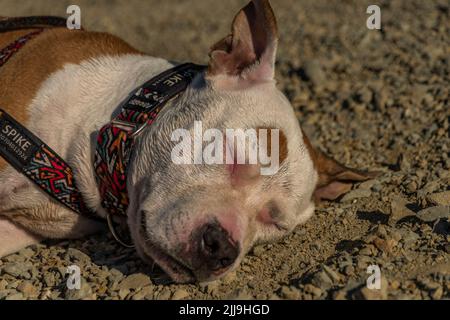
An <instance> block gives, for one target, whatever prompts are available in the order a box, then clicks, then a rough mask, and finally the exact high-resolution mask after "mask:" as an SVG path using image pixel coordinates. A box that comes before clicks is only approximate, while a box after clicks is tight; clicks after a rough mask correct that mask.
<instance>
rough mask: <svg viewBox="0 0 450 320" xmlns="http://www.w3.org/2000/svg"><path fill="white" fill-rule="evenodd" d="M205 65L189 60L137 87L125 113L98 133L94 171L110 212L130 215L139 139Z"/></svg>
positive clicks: (130, 96) (123, 107) (124, 104)
mask: <svg viewBox="0 0 450 320" xmlns="http://www.w3.org/2000/svg"><path fill="white" fill-rule="evenodd" d="M205 68H206V67H205V66H200V65H196V64H192V63H186V64H182V65H179V66H176V67H174V68H172V69H169V70H167V71H165V72H163V73H161V74H159V75H158V76H156V77H154V78H152V79H151V80H150V81H148V82H146V83H145V84H144V85H142V86H141V87H139V88H137V89H136V90H135V91H133V93H131V94H130V95H129V97H128V98H127V99H126V100H125V101H124V102H123V103H122V104H121V107H120V109H121V112H120V114H119V115H118V116H117V117H115V118H114V119H113V120H112V121H111V122H109V123H108V124H106V125H105V126H104V127H102V128H101V129H100V131H99V133H98V136H97V146H96V149H95V155H94V172H95V178H96V181H97V186H98V190H99V192H100V196H101V199H102V202H101V205H102V207H103V208H104V209H105V210H106V212H107V213H108V214H113V215H115V214H119V215H126V210H127V208H128V205H129V198H128V192H127V169H128V163H129V160H130V157H131V154H132V151H133V146H134V143H135V138H136V137H137V136H138V135H139V133H141V132H142V131H143V129H145V128H146V127H147V126H149V125H151V124H152V123H153V122H154V121H155V119H156V118H157V117H158V115H159V113H160V111H161V110H162V108H163V107H164V105H165V104H166V103H167V102H168V101H169V100H170V99H172V98H173V97H175V96H177V95H178V94H180V93H181V92H183V91H184V90H186V88H187V86H188V85H189V84H190V83H191V81H192V80H193V78H194V77H195V75H197V74H198V73H199V72H201V71H203V70H205Z"/></svg>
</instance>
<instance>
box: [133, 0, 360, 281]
mask: <svg viewBox="0 0 450 320" xmlns="http://www.w3.org/2000/svg"><path fill="white" fill-rule="evenodd" d="M277 41H278V40H277V25H276V20H275V16H274V14H273V11H272V8H271V7H270V4H269V2H268V1H267V0H254V1H252V2H251V3H249V4H248V5H247V6H246V7H245V8H243V9H242V10H241V11H240V12H239V13H238V15H237V16H236V18H235V19H234V22H233V25H232V33H231V35H229V36H227V37H226V38H224V39H223V40H221V41H219V42H218V43H217V44H216V45H214V46H213V47H212V50H211V52H210V57H211V59H210V63H209V68H208V71H206V72H205V73H204V74H202V75H199V76H198V77H197V78H196V79H195V80H194V82H193V83H192V85H191V86H190V88H188V90H187V91H186V92H185V93H183V95H182V97H181V98H179V99H177V100H176V101H175V102H173V103H172V105H170V106H167V107H166V108H165V110H164V111H163V113H162V114H161V115H160V117H159V118H158V120H157V121H156V123H155V124H153V125H152V126H151V127H150V128H149V129H147V131H146V132H144V134H143V135H142V136H141V137H140V138H139V140H138V141H137V145H136V149H135V152H134V157H133V159H132V163H131V167H130V177H129V193H130V200H131V205H130V208H129V224H130V229H131V233H132V236H133V239H134V242H135V244H136V247H137V250H138V252H139V254H140V255H141V256H142V257H143V258H144V259H145V260H149V261H150V260H152V261H154V262H156V263H157V264H159V265H160V266H161V267H162V269H164V270H165V271H166V272H167V273H168V274H169V275H170V276H171V277H172V279H173V280H174V281H177V282H190V281H210V280H214V279H216V278H219V277H221V276H223V275H224V274H225V273H226V272H227V271H230V270H232V269H233V268H235V267H236V266H238V265H239V263H240V261H241V260H242V258H243V257H244V255H245V254H246V253H247V252H248V251H249V249H250V248H251V247H252V246H253V245H254V244H255V243H259V242H265V241H273V240H275V239H278V238H280V237H282V236H283V235H286V234H287V233H289V232H290V231H292V230H293V229H294V227H295V226H296V225H298V224H299V223H302V222H304V221H305V220H306V219H308V218H309V217H310V216H311V215H312V213H313V211H314V200H316V199H318V198H327V199H335V198H337V197H338V196H339V195H341V194H343V193H345V192H346V191H348V190H349V189H350V187H351V182H354V181H362V180H365V179H367V178H368V175H367V174H363V173H361V172H357V171H354V170H351V169H348V168H346V167H344V166H342V165H340V164H338V163H337V162H335V161H334V160H332V159H331V158H328V157H326V156H325V155H324V154H322V153H321V152H318V151H316V150H315V149H314V148H313V147H312V146H311V145H310V143H309V141H308V139H307V137H306V136H305V135H304V134H303V133H302V131H301V129H300V126H299V124H298V120H297V119H296V117H295V115H294V112H293V109H292V106H291V104H290V103H289V101H288V100H287V99H286V97H285V96H284V95H283V93H282V92H280V91H279V90H278V89H277V87H276V84H275V81H274V71H275V70H274V69H275V55H276V49H277ZM196 121H197V122H196ZM199 121H200V122H201V123H200V122H199ZM200 127H201V128H200ZM212 128H214V130H210V131H208V129H212ZM227 129H228V130H229V129H243V130H248V129H253V131H249V132H251V133H249V135H248V136H246V138H244V141H250V140H251V138H255V139H256V140H254V141H253V142H255V141H256V143H254V144H253V146H254V145H255V144H256V145H257V147H256V149H252V150H258V152H259V153H257V154H258V157H257V158H256V161H253V162H252V161H250V160H251V158H252V155H251V152H250V147H249V148H247V149H246V150H247V151H244V152H241V156H242V159H243V160H244V161H242V159H241V161H239V156H238V153H239V150H238V149H239V147H238V145H239V143H238V142H237V140H234V138H233V139H228V138H227V137H228V136H227V132H228V131H227ZM235 133H236V131H235ZM252 133H253V134H252ZM198 134H200V136H201V137H200V140H198V139H199V136H198ZM196 135H197V136H196ZM186 139H187V140H186ZM196 139H197V140H196ZM198 141H200V143H198ZM218 141H220V143H218ZM232 141H235V142H236V143H233V142H232ZM214 146H215V148H214ZM199 150H200V151H199ZM227 152H228V154H229V155H234V157H231V158H228V160H230V159H231V161H226V158H227V157H226V154H227ZM208 155H209V157H208ZM263 155H265V157H263ZM207 158H208V159H207ZM263 158H264V160H268V159H269V160H270V161H263ZM180 159H181V160H185V162H183V161H180ZM221 159H224V162H225V163H224V164H221V163H220V160H221ZM253 160H255V159H253Z"/></svg>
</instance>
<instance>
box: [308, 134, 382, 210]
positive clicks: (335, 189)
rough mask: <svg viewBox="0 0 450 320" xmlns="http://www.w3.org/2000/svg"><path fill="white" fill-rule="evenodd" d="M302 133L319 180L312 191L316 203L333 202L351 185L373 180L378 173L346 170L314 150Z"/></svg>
mask: <svg viewBox="0 0 450 320" xmlns="http://www.w3.org/2000/svg"><path fill="white" fill-rule="evenodd" d="M302 133H303V141H304V143H305V145H306V147H307V149H308V152H309V154H310V156H311V159H312V160H313V162H314V167H315V169H316V170H317V173H318V174H319V180H318V182H317V186H316V190H315V191H314V198H315V200H316V201H320V200H322V199H325V200H335V199H337V198H338V197H339V196H341V195H343V194H344V193H347V192H348V191H350V190H351V188H352V185H353V183H355V182H361V181H365V180H368V179H371V178H374V177H376V176H377V175H378V174H379V173H378V172H363V171H359V170H355V169H350V168H347V167H346V166H344V165H342V164H340V163H339V162H337V161H336V160H334V159H332V158H330V157H328V156H327V155H325V154H324V153H323V152H322V151H320V150H317V149H314V148H313V147H312V145H311V143H310V141H309V139H308V137H307V136H306V135H305V133H304V132H302Z"/></svg>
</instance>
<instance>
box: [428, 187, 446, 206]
mask: <svg viewBox="0 0 450 320" xmlns="http://www.w3.org/2000/svg"><path fill="white" fill-rule="evenodd" d="M427 200H428V201H429V202H431V203H432V204H434V205H438V206H450V190H448V191H444V192H438V193H433V194H430V195H428V196H427Z"/></svg>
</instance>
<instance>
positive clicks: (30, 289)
mask: <svg viewBox="0 0 450 320" xmlns="http://www.w3.org/2000/svg"><path fill="white" fill-rule="evenodd" d="M17 290H18V291H20V292H22V294H23V295H24V297H25V298H33V297H37V295H38V294H39V293H38V289H37V288H36V287H35V286H34V285H33V283H31V282H30V281H24V282H22V283H21V284H19V285H18V286H17Z"/></svg>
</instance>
